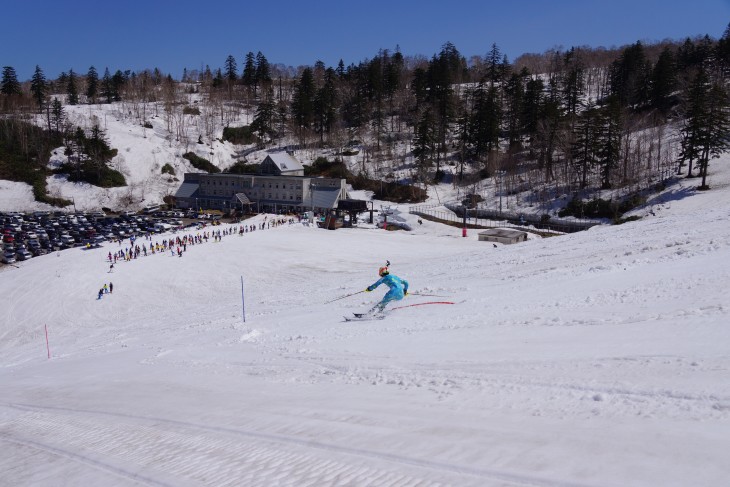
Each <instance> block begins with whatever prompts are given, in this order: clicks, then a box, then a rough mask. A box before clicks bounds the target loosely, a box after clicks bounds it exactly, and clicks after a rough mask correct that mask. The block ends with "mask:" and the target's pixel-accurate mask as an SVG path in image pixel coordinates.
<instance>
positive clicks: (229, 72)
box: [223, 54, 238, 86]
mask: <svg viewBox="0 0 730 487" xmlns="http://www.w3.org/2000/svg"><path fill="white" fill-rule="evenodd" d="M223 70H224V71H223V74H224V76H225V78H226V80H227V81H228V84H229V85H231V86H232V85H233V84H235V82H236V80H237V79H238V67H237V65H236V58H234V57H233V56H232V55H230V54H229V55H228V57H227V58H226V62H225V63H224V67H223Z"/></svg>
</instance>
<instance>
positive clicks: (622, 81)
mask: <svg viewBox="0 0 730 487" xmlns="http://www.w3.org/2000/svg"><path fill="white" fill-rule="evenodd" d="M649 74H650V65H649V63H648V61H647V60H646V56H645V55H644V46H643V45H642V44H641V42H636V44H633V45H631V46H629V47H627V48H626V49H624V51H623V52H622V53H621V56H619V58H618V59H617V60H616V61H614V62H613V63H612V65H611V94H613V95H616V96H617V97H618V101H619V103H620V104H621V106H630V107H637V106H640V105H642V104H644V103H646V102H648V101H649Z"/></svg>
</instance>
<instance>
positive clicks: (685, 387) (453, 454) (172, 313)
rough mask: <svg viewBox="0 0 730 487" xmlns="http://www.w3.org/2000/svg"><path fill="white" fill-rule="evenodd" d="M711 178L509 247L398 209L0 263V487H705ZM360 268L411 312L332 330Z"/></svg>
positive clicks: (711, 439)
mask: <svg viewBox="0 0 730 487" xmlns="http://www.w3.org/2000/svg"><path fill="white" fill-rule="evenodd" d="M711 170H712V171H713V172H712V180H711V185H712V189H711V190H710V191H706V192H697V191H695V190H694V187H696V185H697V181H696V180H686V179H682V180H680V181H678V182H677V183H676V184H673V185H671V186H669V187H668V188H667V190H666V191H665V192H663V193H662V194H660V195H655V196H653V197H652V199H651V201H650V202H649V204H650V206H649V207H647V208H645V209H644V210H643V212H644V213H642V214H641V215H640V216H643V217H644V218H642V219H641V220H639V221H635V222H631V223H627V224H624V225H620V226H601V227H596V228H593V229H591V230H589V231H585V232H581V233H576V234H570V235H564V236H559V237H552V238H539V237H538V236H537V235H534V234H531V236H530V238H529V239H528V241H527V242H524V243H520V244H516V245H505V246H503V245H498V246H497V247H494V246H493V245H492V244H491V243H485V242H479V241H478V240H477V238H476V232H474V231H470V232H469V235H468V237H467V238H462V237H461V231H460V230H459V229H456V228H453V227H447V226H443V225H439V224H436V223H433V222H429V221H425V222H424V223H423V225H418V224H416V222H415V218H416V217H415V216H413V215H409V214H408V213H407V207H400V208H399V209H400V210H401V215H402V217H403V218H404V219H406V221H408V222H410V223H411V224H412V228H413V229H414V230H413V231H410V232H406V231H397V232H388V231H384V230H382V229H378V228H375V226H368V225H362V226H361V227H360V228H353V229H339V230H337V231H326V230H321V229H315V228H314V227H306V226H303V225H301V224H298V223H296V222H295V223H292V224H289V223H288V222H287V223H285V224H282V225H279V226H277V227H276V228H267V229H266V230H263V231H253V232H248V233H244V234H239V233H238V232H237V231H236V230H237V228H238V227H235V228H233V227H227V226H225V225H223V226H221V227H218V228H220V229H221V230H224V229H227V230H229V231H228V232H227V233H226V234H225V235H224V236H223V237H222V238H220V240H217V241H215V242H214V241H212V240H209V241H208V242H203V243H201V244H195V245H188V246H187V248H186V250H185V252H183V255H182V257H179V256H178V255H177V253H176V252H173V253H172V254H171V252H170V251H169V249H168V250H167V251H164V252H157V253H155V254H154V255H153V254H151V253H150V254H148V255H147V256H144V255H141V256H139V257H138V258H136V259H131V260H126V259H123V260H118V262H117V263H116V265H115V266H114V269H113V272H112V273H110V272H109V270H110V269H109V260H108V254H109V253H110V252H111V253H113V254H114V253H116V252H118V251H120V250H122V249H124V248H125V246H128V242H125V243H124V245H122V246H119V245H118V244H112V243H108V242H107V243H105V244H104V245H103V246H102V247H101V248H99V249H89V250H79V249H72V250H65V251H62V252H57V253H53V254H49V255H45V256H41V257H37V258H33V259H31V260H30V261H27V262H22V263H19V264H18V265H17V267H10V266H5V267H2V269H1V270H0V296H1V297H2V298H1V302H2V306H0V326H1V328H0V390H1V391H2V393H1V394H0V451H2V454H1V455H0V485H3V486H49V487H50V486H59V485H68V486H78V485H104V486H110V487H131V486H175V487H185V486H274V485H276V486H447V485H448V486H459V487H464V486H466V487H469V486H473V487H483V486H558V487H564V486H586V487H588V486H591V487H597V486H663V487H671V486H675V487H686V486H720V485H727V483H728V479H729V478H730V462H728V453H727V452H728V451H729V450H730V380H728V377H729V376H728V370H730V345H729V344H730V326H728V323H730V316H729V314H730V298H729V297H728V285H729V284H730V158H728V157H727V156H725V157H723V158H721V159H720V160H718V161H716V162H713V165H712V169H711ZM649 209H650V210H651V212H652V213H654V215H651V214H649ZM263 218H264V215H261V216H257V217H256V218H254V219H253V220H252V221H250V222H249V223H248V224H249V225H258V224H261V223H262V222H263ZM269 218H271V216H269ZM209 230H210V229H209V228H208V229H203V230H191V231H190V232H187V231H186V232H178V233H176V234H169V235H161V236H155V237H153V238H154V239H158V240H159V241H161V239H167V238H169V239H176V238H177V237H180V238H182V237H183V236H184V235H186V234H193V236H195V235H196V234H197V233H198V232H206V231H209ZM175 242H177V241H176V240H175ZM152 243H153V244H154V243H155V242H154V241H153V242H152ZM149 245H150V242H149V241H148V242H147V247H148V248H149ZM386 259H388V260H390V261H391V263H392V264H391V267H390V269H391V270H392V272H394V273H395V274H397V275H398V276H400V277H402V278H404V279H407V280H408V282H409V284H410V288H409V292H411V293H413V295H409V296H406V297H405V298H404V299H403V300H402V301H396V302H392V303H390V305H389V307H388V308H389V309H390V311H388V312H386V313H387V317H386V318H385V319H383V320H370V321H368V322H363V323H358V324H357V326H352V324H346V323H343V321H342V317H343V316H351V315H352V313H353V312H355V313H361V312H366V311H367V310H368V309H370V308H372V307H373V306H374V305H375V304H376V303H377V302H378V301H379V300H380V299H381V298H382V296H383V295H384V293H385V291H387V289H384V288H383V287H381V288H378V289H376V290H374V291H373V292H371V293H364V292H363V293H358V294H355V295H352V296H349V297H347V298H344V299H339V300H335V298H338V297H340V296H344V295H347V294H350V293H357V292H358V291H361V290H363V289H365V288H366V287H367V286H368V285H370V284H372V283H373V282H375V281H376V280H377V279H378V275H377V271H378V267H379V266H382V265H383V262H384V261H385V260H386ZM110 281H113V293H103V292H102V293H100V292H99V291H100V289H103V285H104V284H108V283H109V282H110ZM416 294H423V295H424V296H418V295H416ZM428 295H436V296H428ZM100 296H101V297H100ZM442 296H443V297H442ZM333 300H335V301H333ZM328 301H331V302H329V303H327V302H328ZM426 301H450V302H454V303H456V304H453V305H436V304H434V305H422V306H418V304H420V303H423V302H426ZM325 303H327V304H325ZM244 307H245V321H244ZM397 307H399V309H395V308H397ZM46 329H47V332H48V335H47V336H48V347H47V344H46V334H45V330H46ZM49 353H50V356H51V358H50V359H49V358H48V356H47V355H48V354H49Z"/></svg>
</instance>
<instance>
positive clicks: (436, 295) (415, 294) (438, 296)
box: [408, 293, 451, 298]
mask: <svg viewBox="0 0 730 487" xmlns="http://www.w3.org/2000/svg"><path fill="white" fill-rule="evenodd" d="M408 295H409V296H430V297H434V298H450V297H451V296H444V295H442V294H424V293H408Z"/></svg>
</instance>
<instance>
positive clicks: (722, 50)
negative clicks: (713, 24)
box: [715, 24, 730, 80]
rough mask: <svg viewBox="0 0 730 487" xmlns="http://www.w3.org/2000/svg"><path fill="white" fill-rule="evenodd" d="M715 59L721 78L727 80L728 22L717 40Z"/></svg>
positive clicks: (729, 59) (729, 70) (729, 55)
mask: <svg viewBox="0 0 730 487" xmlns="http://www.w3.org/2000/svg"><path fill="white" fill-rule="evenodd" d="M715 59H717V63H718V67H719V69H720V72H721V73H722V76H723V78H724V79H725V80H727V78H728V76H730V24H728V26H727V27H726V28H725V32H724V33H723V34H722V37H721V38H720V40H718V41H717V46H716V48H715Z"/></svg>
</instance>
